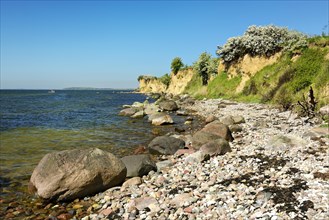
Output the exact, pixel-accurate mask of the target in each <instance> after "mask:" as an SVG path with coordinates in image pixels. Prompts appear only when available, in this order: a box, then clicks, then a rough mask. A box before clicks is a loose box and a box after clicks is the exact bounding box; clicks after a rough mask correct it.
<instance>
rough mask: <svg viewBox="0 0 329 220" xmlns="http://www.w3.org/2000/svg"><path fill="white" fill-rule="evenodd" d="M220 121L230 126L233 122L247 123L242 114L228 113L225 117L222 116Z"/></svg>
mask: <svg viewBox="0 0 329 220" xmlns="http://www.w3.org/2000/svg"><path fill="white" fill-rule="evenodd" d="M220 122H222V123H223V124H225V125H228V126H229V125H233V124H242V123H245V122H246V121H245V119H244V117H243V116H241V115H235V116H231V115H228V116H226V117H224V118H221V119H220Z"/></svg>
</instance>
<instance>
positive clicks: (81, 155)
mask: <svg viewBox="0 0 329 220" xmlns="http://www.w3.org/2000/svg"><path fill="white" fill-rule="evenodd" d="M126 174H127V168H126V167H125V165H124V163H123V162H122V161H121V160H120V159H119V158H117V157H116V156H114V155H113V154H111V153H109V152H106V151H103V150H100V149H98V148H90V149H74V150H65V151H60V152H55V153H49V154H46V155H45V156H44V157H43V158H42V159H41V161H40V162H39V164H38V165H37V167H36V168H35V169H34V171H33V173H32V176H31V179H30V183H29V191H30V192H36V194H37V195H38V196H40V197H41V198H43V199H47V200H57V201H70V200H74V199H76V198H82V197H85V196H87V195H92V194H95V193H98V192H101V191H105V190H106V189H108V188H110V187H113V186H117V185H120V184H121V183H122V182H123V181H124V179H125V178H126Z"/></svg>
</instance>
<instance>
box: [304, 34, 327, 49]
mask: <svg viewBox="0 0 329 220" xmlns="http://www.w3.org/2000/svg"><path fill="white" fill-rule="evenodd" d="M307 42H308V43H309V45H310V46H315V47H325V46H329V36H326V35H322V36H315V37H312V38H308V39H307Z"/></svg>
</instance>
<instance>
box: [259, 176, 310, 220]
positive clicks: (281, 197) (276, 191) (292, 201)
mask: <svg viewBox="0 0 329 220" xmlns="http://www.w3.org/2000/svg"><path fill="white" fill-rule="evenodd" d="M308 188H309V187H308V186H307V185H306V182H305V181H304V180H301V179H294V185H292V186H290V187H288V188H284V187H278V186H273V187H265V188H264V190H263V191H264V192H270V193H271V194H272V197H271V200H272V201H273V202H274V204H282V205H281V206H278V208H277V209H278V211H279V212H286V213H289V212H295V213H298V212H299V210H298V209H296V207H299V209H300V210H301V211H302V212H306V211H307V210H308V209H309V208H313V207H314V204H313V202H312V201H310V200H307V201H304V202H302V203H299V202H298V200H297V199H296V197H295V195H294V194H295V193H296V192H299V191H301V190H306V189H308ZM297 219H298V218H297Z"/></svg>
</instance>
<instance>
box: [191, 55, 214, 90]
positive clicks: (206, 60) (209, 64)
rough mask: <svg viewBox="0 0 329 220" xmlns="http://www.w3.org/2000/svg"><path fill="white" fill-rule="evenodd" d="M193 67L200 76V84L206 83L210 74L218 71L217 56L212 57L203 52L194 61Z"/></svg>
mask: <svg viewBox="0 0 329 220" xmlns="http://www.w3.org/2000/svg"><path fill="white" fill-rule="evenodd" d="M193 69H194V71H195V72H196V73H198V74H199V75H200V76H201V77H202V84H203V85H207V84H208V80H209V77H210V75H216V74H217V72H218V71H217V69H218V58H212V57H211V55H210V54H209V53H206V52H204V53H202V54H201V55H200V57H199V59H198V60H197V61H196V62H195V63H194V65H193Z"/></svg>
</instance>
